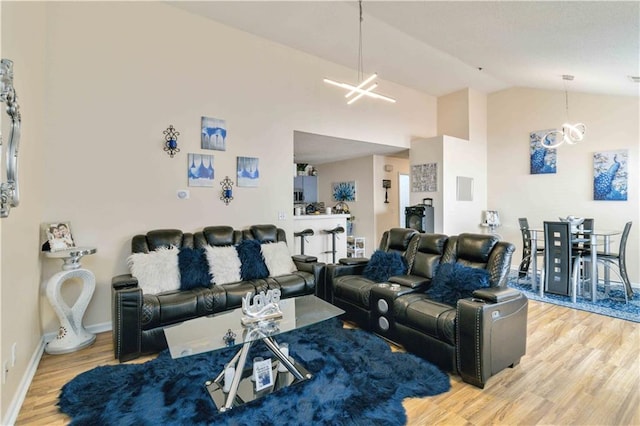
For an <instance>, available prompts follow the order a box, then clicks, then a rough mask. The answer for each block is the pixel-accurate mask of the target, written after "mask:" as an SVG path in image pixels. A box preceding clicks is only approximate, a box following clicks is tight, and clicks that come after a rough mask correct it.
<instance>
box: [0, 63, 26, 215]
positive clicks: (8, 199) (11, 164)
mask: <svg viewBox="0 0 640 426" xmlns="http://www.w3.org/2000/svg"><path fill="white" fill-rule="evenodd" d="M0 102H4V103H6V104H7V109H6V112H7V115H8V116H9V119H10V120H11V129H10V130H9V137H8V138H7V147H6V149H4V150H2V154H6V157H5V155H2V160H3V162H4V164H5V165H6V178H7V180H6V182H5V181H4V176H3V179H2V181H1V182H0V217H7V216H9V210H11V207H18V204H20V191H19V190H18V146H19V145H20V124H21V119H20V107H19V105H18V96H17V95H16V91H15V89H14V88H13V61H10V60H9V59H2V60H0ZM1 145H2V139H1V135H0V149H1Z"/></svg>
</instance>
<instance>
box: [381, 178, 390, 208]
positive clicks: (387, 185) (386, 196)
mask: <svg viewBox="0 0 640 426" xmlns="http://www.w3.org/2000/svg"><path fill="white" fill-rule="evenodd" d="M382 187H383V188H384V203H385V204H389V194H388V193H387V191H388V190H389V188H391V180H389V179H382Z"/></svg>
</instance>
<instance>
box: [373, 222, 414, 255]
mask: <svg viewBox="0 0 640 426" xmlns="http://www.w3.org/2000/svg"><path fill="white" fill-rule="evenodd" d="M417 233H418V231H416V230H415V229H409V228H391V229H390V230H388V231H385V232H384V233H383V234H382V238H381V239H380V248H379V249H380V250H382V251H385V252H390V251H397V252H399V253H401V254H404V253H405V252H406V251H407V248H408V247H409V242H411V238H413V236H414V235H416V234H417Z"/></svg>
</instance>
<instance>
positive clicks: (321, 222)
mask: <svg viewBox="0 0 640 426" xmlns="http://www.w3.org/2000/svg"><path fill="white" fill-rule="evenodd" d="M350 216H351V215H350V214H306V215H300V216H294V217H293V231H294V232H299V231H302V230H305V229H311V230H313V232H314V235H312V236H310V237H307V238H306V239H305V242H304V254H306V255H309V256H316V257H317V258H318V261H319V262H324V263H333V256H332V254H331V245H332V238H331V234H327V233H325V232H323V231H324V230H327V229H333V228H335V227H336V226H342V227H343V228H344V230H345V231H344V232H343V233H341V234H336V262H337V261H338V259H341V258H343V257H347V218H348V217H350ZM294 240H295V244H294V250H295V254H300V237H295V238H294ZM326 252H329V253H326Z"/></svg>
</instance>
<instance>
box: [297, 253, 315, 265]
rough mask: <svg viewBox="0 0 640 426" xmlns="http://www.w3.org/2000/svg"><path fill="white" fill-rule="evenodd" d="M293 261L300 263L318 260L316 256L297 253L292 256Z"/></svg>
mask: <svg viewBox="0 0 640 426" xmlns="http://www.w3.org/2000/svg"><path fill="white" fill-rule="evenodd" d="M291 258H292V259H293V262H294V263H295V264H296V265H297V264H298V263H314V262H317V261H318V258H317V257H316V256H307V255H304V254H296V255H294V256H291Z"/></svg>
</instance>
